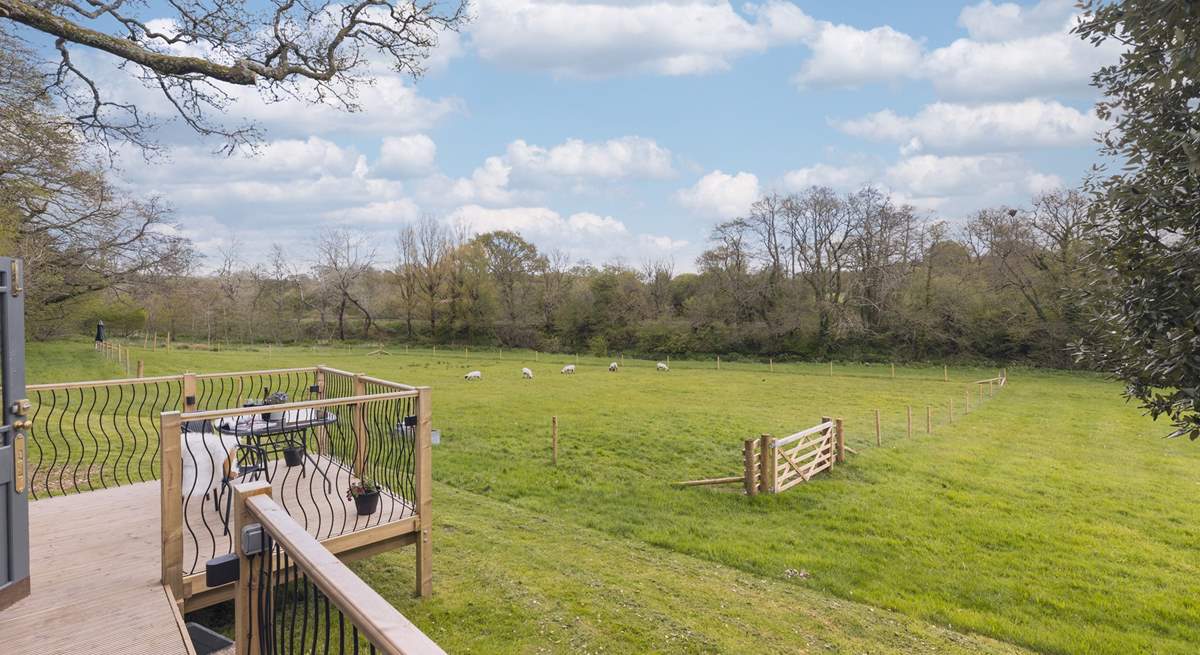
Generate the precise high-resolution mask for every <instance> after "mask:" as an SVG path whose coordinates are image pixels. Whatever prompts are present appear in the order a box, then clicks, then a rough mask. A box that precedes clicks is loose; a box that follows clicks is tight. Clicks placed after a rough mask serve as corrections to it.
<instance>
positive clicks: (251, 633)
mask: <svg viewBox="0 0 1200 655" xmlns="http://www.w3.org/2000/svg"><path fill="white" fill-rule="evenodd" d="M232 493H233V503H232V505H231V510H230V513H232V514H233V516H232V517H230V518H231V519H232V523H233V525H232V526H230V533H229V536H230V537H231V538H232V539H233V552H234V554H236V555H237V556H238V579H237V582H236V583H234V585H235V586H234V591H233V595H234V601H233V611H234V617H233V625H234V630H233V631H234V639H235V641H234V644H235V645H234V648H235V649H236V650H235V651H234V652H236V653H238V654H239V655H241V654H243V653H246V654H250V655H259V653H261V651H260V650H259V641H258V629H259V625H260V623H261V622H259V621H255V620H254V609H255V608H256V607H257V606H258V603H256V602H255V594H254V590H253V585H254V583H255V582H256V580H255V579H254V575H253V574H252V570H251V568H250V558H249V556H247V555H246V553H245V552H243V551H242V528H243V527H245V526H247V525H250V524H251V523H256V521H255V520H254V515H252V514H251V513H250V510H249V509H248V508H247V507H246V501H247V500H249V499H250V498H251V497H252V496H268V497H270V495H271V483H270V482H267V481H266V480H259V481H258V482H244V483H241V484H235V485H233V492H232Z"/></svg>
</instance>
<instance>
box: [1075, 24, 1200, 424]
mask: <svg viewBox="0 0 1200 655" xmlns="http://www.w3.org/2000/svg"><path fill="white" fill-rule="evenodd" d="M1084 9H1085V12H1086V14H1085V17H1084V20H1083V21H1082V22H1081V24H1080V25H1079V26H1078V27H1077V28H1076V31H1077V32H1078V34H1079V35H1080V36H1081V37H1082V38H1084V39H1087V40H1090V41H1091V42H1092V43H1094V44H1100V43H1103V42H1105V41H1109V40H1116V41H1119V42H1120V43H1122V44H1124V45H1125V46H1126V50H1125V53H1124V54H1123V55H1122V56H1121V59H1120V61H1119V62H1118V63H1116V64H1114V65H1111V66H1106V67H1104V68H1102V69H1100V70H1099V71H1098V72H1097V73H1096V74H1095V75H1094V76H1093V84H1094V85H1095V86H1096V87H1097V88H1099V89H1100V90H1101V91H1102V92H1103V93H1104V95H1105V98H1104V100H1103V101H1102V102H1100V103H1099V104H1098V106H1097V109H1098V113H1099V115H1100V116H1101V117H1102V118H1104V119H1107V120H1109V121H1111V123H1110V124H1111V128H1110V129H1109V130H1108V132H1107V133H1106V134H1105V135H1104V137H1103V139H1102V142H1101V143H1102V153H1103V154H1104V155H1105V156H1107V157H1108V158H1111V159H1113V160H1116V161H1119V162H1121V163H1120V168H1119V170H1118V171H1117V172H1115V173H1109V172H1108V171H1106V170H1104V169H1098V170H1097V171H1096V172H1095V174H1094V175H1093V176H1092V178H1091V180H1090V183H1089V184H1090V187H1091V189H1090V190H1091V191H1092V192H1093V194H1094V199H1093V203H1092V207H1091V213H1090V222H1089V230H1088V235H1089V237H1090V238H1091V239H1094V240H1095V243H1096V246H1095V249H1094V252H1093V253H1092V254H1091V256H1090V264H1091V271H1090V275H1091V277H1092V279H1093V281H1094V284H1093V286H1091V287H1090V288H1089V289H1088V291H1087V292H1086V300H1087V301H1088V305H1089V306H1090V307H1091V311H1092V312H1093V315H1092V317H1091V329H1090V330H1089V332H1088V334H1087V336H1086V338H1085V339H1084V340H1083V341H1082V342H1081V343H1080V345H1079V348H1078V355H1079V356H1080V357H1081V358H1083V359H1085V360H1087V361H1090V362H1094V363H1096V364H1098V365H1100V366H1103V367H1104V368H1106V369H1107V370H1110V371H1112V372H1114V373H1115V374H1116V375H1117V376H1118V377H1119V378H1120V379H1121V380H1123V381H1124V382H1125V383H1126V385H1127V390H1126V393H1127V395H1128V396H1129V397H1131V398H1134V399H1136V400H1138V401H1139V402H1140V403H1141V404H1142V406H1143V407H1145V408H1146V409H1147V410H1148V411H1149V413H1150V414H1151V415H1152V416H1153V417H1155V418H1158V417H1160V416H1165V417H1167V418H1169V419H1170V420H1171V421H1172V423H1173V424H1174V426H1175V430H1174V432H1172V435H1171V436H1180V435H1187V436H1188V437H1189V438H1191V439H1193V440H1194V439H1196V438H1197V437H1200V413H1197V398H1200V209H1198V208H1200V204H1198V202H1200V3H1196V2H1189V1H1188V0H1124V1H1123V2H1116V3H1111V2H1101V1H1099V0H1091V1H1089V2H1086V3H1084Z"/></svg>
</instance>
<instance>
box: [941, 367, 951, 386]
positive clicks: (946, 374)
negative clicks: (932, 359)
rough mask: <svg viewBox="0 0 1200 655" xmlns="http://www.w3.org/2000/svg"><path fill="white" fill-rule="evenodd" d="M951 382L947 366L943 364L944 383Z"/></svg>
mask: <svg viewBox="0 0 1200 655" xmlns="http://www.w3.org/2000/svg"><path fill="white" fill-rule="evenodd" d="M949 381H950V372H949V370H947V368H946V365H945V364H942V382H949Z"/></svg>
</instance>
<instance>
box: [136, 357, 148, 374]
mask: <svg viewBox="0 0 1200 655" xmlns="http://www.w3.org/2000/svg"><path fill="white" fill-rule="evenodd" d="M137 376H138V377H139V378H144V377H146V362H144V361H142V360H140V359H139V360H138V363H137Z"/></svg>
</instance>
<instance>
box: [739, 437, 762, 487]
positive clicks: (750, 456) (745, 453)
mask: <svg viewBox="0 0 1200 655" xmlns="http://www.w3.org/2000/svg"><path fill="white" fill-rule="evenodd" d="M755 441H757V440H756V439H746V440H745V441H744V442H743V443H742V466H743V467H744V471H745V477H746V479H745V481H744V482H743V483H742V486H743V487H744V488H745V490H746V495H747V496H754V495H757V494H758V480H757V479H755V478H756V477H757V476H755V474H754V473H755V469H756V468H758V460H757V458H755V457H754V442H755Z"/></svg>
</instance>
